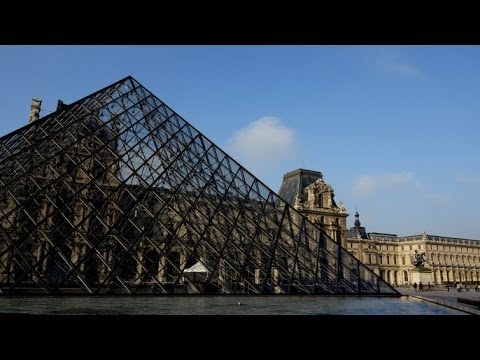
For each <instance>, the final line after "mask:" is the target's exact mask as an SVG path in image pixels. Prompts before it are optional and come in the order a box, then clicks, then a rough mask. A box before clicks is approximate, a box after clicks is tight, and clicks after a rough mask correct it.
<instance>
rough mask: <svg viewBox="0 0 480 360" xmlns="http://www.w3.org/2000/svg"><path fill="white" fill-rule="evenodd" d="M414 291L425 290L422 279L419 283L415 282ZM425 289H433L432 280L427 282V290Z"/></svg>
mask: <svg viewBox="0 0 480 360" xmlns="http://www.w3.org/2000/svg"><path fill="white" fill-rule="evenodd" d="M413 291H415V292H417V291H424V289H423V284H422V282H421V281H420V282H419V283H418V284H417V283H416V282H414V283H413ZM425 291H432V286H431V285H430V282H429V283H428V284H427V290H425Z"/></svg>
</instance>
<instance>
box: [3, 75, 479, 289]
mask: <svg viewBox="0 0 480 360" xmlns="http://www.w3.org/2000/svg"><path fill="white" fill-rule="evenodd" d="M40 112H41V100H40V99H33V102H32V108H31V116H30V122H29V123H28V124H26V125H25V126H24V127H22V128H19V129H17V130H15V131H13V132H11V133H9V134H7V135H4V136H2V137H1V138H0V224H1V227H0V294H3V295H9V294H47V295H51V294H87V295H89V294H93V295H100V294H128V295H135V294H177V293H183V294H369V295H393V296H398V295H399V293H398V292H397V291H396V290H395V289H394V287H392V286H391V285H390V284H389V283H388V282H387V281H384V280H383V279H382V277H380V276H379V274H380V273H381V271H382V270H383V267H382V268H381V269H380V272H379V269H377V268H375V269H373V270H372V269H370V268H369V266H371V265H369V266H366V265H364V264H363V263H362V259H367V260H368V257H367V258H359V257H358V253H361V252H362V251H363V250H362V249H361V248H358V246H357V247H356V248H348V246H347V245H348V238H347V231H346V216H347V214H346V211H345V209H344V208H343V207H342V206H341V207H340V208H338V207H337V206H336V203H335V201H334V200H333V189H332V188H331V187H330V186H327V185H326V184H323V183H320V182H319V183H314V184H313V185H312V183H311V182H310V183H308V184H306V185H305V186H306V187H307V189H306V190H305V191H306V194H307V196H308V200H307V202H306V203H304V204H303V203H302V204H301V206H300V202H301V201H300V200H298V203H297V202H295V197H294V198H293V203H292V204H290V202H289V201H285V200H284V198H283V197H282V196H278V195H277V194H276V193H275V192H274V191H272V190H271V189H269V188H268V187H267V186H265V185H264V184H263V183H262V182H261V181H260V180H258V179H257V178H256V177H255V176H254V175H253V174H251V173H250V172H249V171H248V170H247V169H245V168H243V167H242V166H241V165H240V164H239V163H238V162H236V161H235V160H234V159H233V158H231V157H230V156H228V155H227V154H226V153H225V152H224V151H222V149H220V148H219V147H218V146H216V145H215V144H213V143H212V142H211V141H210V140H209V139H208V138H207V137H206V136H205V135H203V134H202V133H201V132H200V131H198V130H197V129H196V128H195V127H193V126H192V125H191V124H190V123H188V122H187V121H186V120H185V119H183V118H182V117H181V116H180V115H178V114H177V113H176V112H175V111H173V110H172V109H171V108H170V107H168V106H167V105H166V104H165V103H164V102H162V101H161V100H160V99H159V98H157V97H156V96H155V95H154V94H152V93H151V92H150V91H149V90H148V89H146V88H145V87H144V86H143V85H141V84H140V83H139V82H138V81H136V80H135V79H134V78H132V77H130V76H129V77H126V78H124V79H121V80H119V81H117V82H115V83H114V84H111V85H109V86H107V87H105V88H103V89H101V90H98V91H96V92H94V93H92V94H90V95H88V96H86V97H84V98H82V99H80V100H78V101H75V102H73V103H71V104H64V103H63V102H62V101H59V102H58V106H57V110H56V111H55V112H53V113H51V114H48V115H47V116H45V117H41V116H40ZM4 121H8V119H6V120H4ZM307 182H308V181H307ZM309 185H311V186H310V187H308V186H309ZM292 186H293V185H292ZM292 189H293V188H292ZM302 189H303V188H302ZM286 190H288V189H286ZM288 191H289V193H290V192H291V193H292V194H293V193H294V190H288ZM319 193H322V194H324V195H322V196H321V197H319ZM309 207H311V208H312V209H314V210H313V211H312V212H310V210H308V209H309ZM324 207H325V209H324ZM324 210H325V211H324ZM327 210H328V211H327ZM302 212H303V213H305V212H306V213H307V214H306V216H303V215H302V214H303V213H302ZM316 213H318V215H319V216H316V217H315V216H314V214H316ZM324 213H325V214H324ZM320 214H323V215H320ZM332 214H335V216H333V218H332V219H333V222H332V221H330V218H328V222H327V220H326V218H327V217H328V216H330V215H332ZM323 217H325V218H323ZM352 251H353V252H354V255H352V253H351V252H352ZM477 257H478V255H477ZM399 261H400V260H399ZM388 271H390V269H389V268H388Z"/></svg>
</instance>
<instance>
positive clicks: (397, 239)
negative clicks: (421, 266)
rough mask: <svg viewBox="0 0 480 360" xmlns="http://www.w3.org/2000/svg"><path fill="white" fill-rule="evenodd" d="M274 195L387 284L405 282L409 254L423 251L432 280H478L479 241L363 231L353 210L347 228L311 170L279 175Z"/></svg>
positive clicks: (342, 214)
mask: <svg viewBox="0 0 480 360" xmlns="http://www.w3.org/2000/svg"><path fill="white" fill-rule="evenodd" d="M279 194H280V196H282V197H284V199H285V200H287V201H288V202H290V203H291V204H292V205H294V206H295V208H296V209H297V210H299V211H300V212H301V213H302V214H303V215H305V216H307V217H308V218H309V219H310V220H312V221H313V222H314V223H317V224H319V225H320V226H321V227H323V228H324V229H325V230H326V231H328V232H329V234H330V236H331V237H332V238H333V239H336V240H337V242H340V243H341V244H342V246H343V247H345V248H346V249H347V250H348V252H350V254H352V255H353V256H355V257H356V258H357V259H359V260H360V261H361V262H362V263H364V264H365V265H366V266H368V267H369V268H370V269H371V270H373V271H374V272H375V273H376V274H378V275H380V276H381V277H382V278H383V279H384V280H386V281H387V282H389V283H390V284H393V285H395V284H396V285H408V284H410V283H411V270H412V269H413V268H414V261H415V255H416V254H417V253H418V254H422V253H424V257H425V266H426V267H427V268H428V269H430V270H431V279H432V281H431V283H432V284H445V283H447V282H449V283H453V282H462V283H476V282H480V241H478V240H471V239H460V238H452V237H448V236H439V235H428V234H426V233H425V232H424V233H423V234H419V235H410V236H397V235H395V234H385V233H375V232H372V233H367V232H366V230H365V227H363V226H361V223H360V216H359V214H358V212H355V222H354V226H353V227H351V228H350V229H349V230H347V226H346V218H347V216H348V214H347V213H346V210H345V207H344V206H343V204H342V203H341V202H340V206H337V205H336V203H335V201H334V200H333V189H332V187H331V186H330V185H327V184H325V182H324V180H323V177H322V174H321V173H320V172H317V171H311V170H305V169H298V170H295V171H292V172H290V173H287V174H285V176H284V179H283V183H282V186H281V189H280V193H279Z"/></svg>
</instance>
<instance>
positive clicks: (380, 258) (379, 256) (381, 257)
mask: <svg viewBox="0 0 480 360" xmlns="http://www.w3.org/2000/svg"><path fill="white" fill-rule="evenodd" d="M378 260H379V261H380V265H382V264H383V256H382V255H378Z"/></svg>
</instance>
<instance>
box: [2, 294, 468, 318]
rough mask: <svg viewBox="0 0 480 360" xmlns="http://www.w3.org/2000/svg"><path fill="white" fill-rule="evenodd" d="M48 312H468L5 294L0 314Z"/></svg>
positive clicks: (332, 301) (375, 300)
mask: <svg viewBox="0 0 480 360" xmlns="http://www.w3.org/2000/svg"><path fill="white" fill-rule="evenodd" d="M1 313H3V314H5V313H11V314H42V315H47V314H48V315H63V314H65V315H75V314H79V315H96V314H98V315H463V314H465V313H463V312H461V311H457V310H454V309H450V308H446V307H443V306H439V305H435V304H432V303H429V302H425V301H422V300H418V299H415V298H409V297H406V296H402V297H400V298H392V297H360V296H359V297H357V296H354V297H338V296H161V297H158V296H145V297H128V296H125V297H123V296H120V297H118V296H116V297H104V296H102V297H0V314H1Z"/></svg>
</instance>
